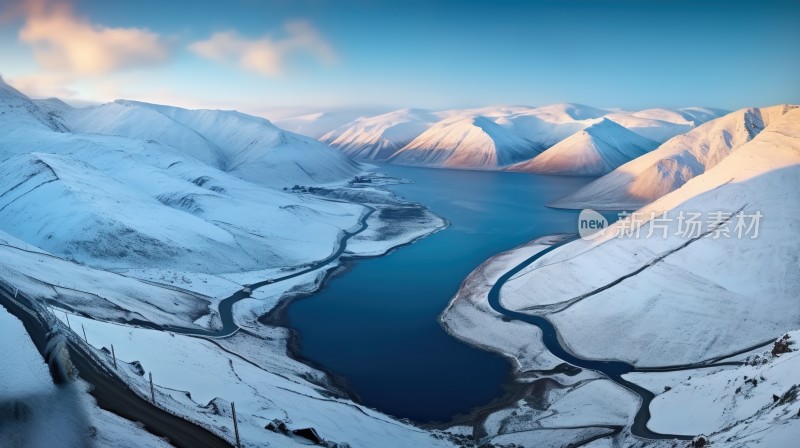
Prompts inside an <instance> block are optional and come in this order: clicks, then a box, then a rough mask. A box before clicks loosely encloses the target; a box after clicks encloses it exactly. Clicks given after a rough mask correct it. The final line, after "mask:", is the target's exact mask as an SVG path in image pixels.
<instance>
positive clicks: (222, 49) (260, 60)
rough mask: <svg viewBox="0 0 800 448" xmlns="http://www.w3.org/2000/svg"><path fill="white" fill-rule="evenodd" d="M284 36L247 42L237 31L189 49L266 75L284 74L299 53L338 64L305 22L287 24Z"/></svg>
mask: <svg viewBox="0 0 800 448" xmlns="http://www.w3.org/2000/svg"><path fill="white" fill-rule="evenodd" d="M284 32H285V35H284V36H283V37H281V38H273V37H269V36H265V37H262V38H260V39H254V40H248V39H246V38H244V37H242V36H240V35H239V34H238V33H237V32H236V31H224V32H218V33H214V34H213V35H211V37H210V38H208V39H206V40H202V41H198V42H195V43H193V44H191V45H190V46H189V49H190V50H191V51H193V52H194V53H196V54H198V55H200V56H202V57H204V58H207V59H211V60H213V61H217V62H226V63H231V62H232V63H235V64H238V65H239V66H240V67H242V68H244V69H246V70H250V71H253V72H256V73H259V74H262V75H265V76H278V75H281V74H283V73H284V72H285V71H286V69H287V67H288V65H289V64H290V62H291V59H292V57H294V56H295V55H298V54H309V55H311V56H313V57H315V58H316V59H317V60H318V61H319V62H321V63H323V64H331V63H333V62H335V61H336V55H335V54H334V52H333V49H332V48H331V46H330V45H329V44H328V42H327V41H325V39H323V38H322V36H320V34H319V33H318V32H317V31H316V30H315V29H314V27H313V26H311V24H310V23H308V22H305V21H293V22H287V23H286V24H285V25H284Z"/></svg>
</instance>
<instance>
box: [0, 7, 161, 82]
mask: <svg viewBox="0 0 800 448" xmlns="http://www.w3.org/2000/svg"><path fill="white" fill-rule="evenodd" d="M3 15H4V19H8V18H9V17H10V16H12V15H13V16H17V17H20V16H21V17H23V18H24V24H23V25H22V28H21V29H20V30H19V40H20V42H23V43H25V44H28V45H30V46H31V49H32V51H33V55H34V57H35V58H36V61H37V62H38V63H39V64H40V65H41V66H42V68H44V69H46V70H50V71H54V72H59V73H69V74H74V75H101V74H106V73H110V72H113V71H117V70H122V69H126V68H132V67H140V66H150V65H153V64H157V63H160V62H163V61H165V60H166V59H167V58H168V57H169V53H170V51H169V47H168V46H167V45H166V43H165V42H164V39H162V37H161V36H159V35H158V34H157V33H154V32H152V31H149V30H147V29H145V28H113V27H107V26H104V25H100V24H96V23H92V22H91V21H89V19H87V18H84V17H79V16H77V15H76V14H75V11H74V10H73V9H72V7H71V5H70V4H68V3H63V2H54V1H50V0H26V1H23V2H21V3H18V4H16V5H13V6H12V7H10V8H8V9H7V10H6V11H4V13H3Z"/></svg>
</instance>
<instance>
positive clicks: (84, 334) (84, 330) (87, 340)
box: [81, 324, 89, 344]
mask: <svg viewBox="0 0 800 448" xmlns="http://www.w3.org/2000/svg"><path fill="white" fill-rule="evenodd" d="M81 330H83V342H85V343H87V344H88V343H89V339H87V338H86V327H84V326H83V324H81Z"/></svg>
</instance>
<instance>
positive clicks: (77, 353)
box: [0, 204, 376, 448]
mask: <svg viewBox="0 0 800 448" xmlns="http://www.w3.org/2000/svg"><path fill="white" fill-rule="evenodd" d="M362 205H363V206H364V207H366V208H367V211H366V213H364V214H363V215H361V217H360V218H359V221H358V222H359V227H358V229H356V230H353V231H345V232H344V233H343V235H342V237H341V239H340V240H339V247H338V248H337V249H336V250H335V251H334V252H333V253H332V254H330V255H329V256H327V257H326V258H324V259H322V260H318V261H315V262H313V263H310V264H308V265H307V266H306V267H305V268H304V269H301V270H298V271H295V272H292V273H291V274H287V275H284V276H282V277H278V278H272V279H267V280H264V281H261V282H258V283H255V284H252V285H250V286H249V288H250V290H251V291H253V290H255V289H257V288H260V287H262V286H265V285H269V284H273V283H278V282H282V281H285V280H289V279H292V278H295V277H299V276H301V275H304V274H307V273H309V272H312V271H315V270H317V269H320V268H322V267H323V266H325V265H327V264H329V263H331V262H333V261H335V260H336V259H338V258H339V257H340V256H341V255H342V254H344V252H345V251H346V250H347V242H348V240H350V238H352V237H353V236H355V235H358V234H359V233H361V232H363V231H364V230H366V229H367V227H368V226H367V219H369V217H370V216H371V215H372V214H373V213H375V211H376V209H375V208H373V207H370V206H367V205H364V204H362ZM248 297H250V294H249V293H246V292H244V290H239V291H237V292H235V293H234V294H232V295H231V296H229V297H226V298H225V299H223V300H222V301H221V302H220V304H219V315H220V320H221V322H222V328H221V329H219V330H202V329H193V328H181V327H172V326H160V325H155V324H153V323H151V322H147V321H139V320H137V321H135V322H130V323H131V324H135V325H137V326H141V327H144V328H152V329H158V330H166V331H172V332H175V333H180V334H185V335H190V336H201V337H210V338H224V337H227V336H230V335H232V334H234V333H236V331H237V330H238V329H239V327H238V325H236V322H235V321H234V319H233V305H234V304H235V303H236V302H238V301H239V300H242V299H245V298H248ZM0 305H2V306H4V307H5V308H6V309H8V310H9V312H11V314H13V315H14V316H16V317H17V318H18V319H20V320H21V321H22V323H23V325H24V326H25V329H26V330H27V332H28V334H29V335H30V337H31V340H32V341H33V342H34V345H35V346H36V348H37V350H38V351H39V352H40V354H41V355H42V357H43V358H45V359H47V355H46V350H47V344H48V342H49V341H50V339H51V338H52V337H53V335H54V332H53V328H51V326H50V325H49V324H48V322H47V319H46V318H45V317H44V315H45V314H46V311H41V312H37V307H36V305H35V304H34V303H32V301H31V300H30V299H28V298H26V297H25V296H24V295H23V294H19V295H17V297H16V298H14V294H13V293H12V292H11V291H10V290H8V288H6V287H3V286H2V285H0ZM65 340H66V341H67V349H68V350H69V354H70V361H71V362H72V363H73V365H74V366H75V367H76V368H77V370H78V373H79V375H80V377H81V378H82V379H83V380H85V381H86V382H87V383H89V384H91V385H92V391H91V394H92V395H93V396H94V397H95V399H96V400H97V403H98V405H99V406H100V407H101V408H103V409H105V410H107V411H111V412H113V413H115V414H117V415H119V416H121V417H124V418H126V419H128V420H132V421H138V422H141V423H142V424H143V426H144V427H145V428H146V429H147V430H148V431H149V432H151V433H153V434H155V435H158V436H160V437H164V438H166V439H168V440H169V441H170V442H171V443H173V444H175V445H176V446H179V447H191V448H195V447H212V448H216V447H230V446H231V445H230V443H228V442H227V441H225V440H223V439H221V438H220V437H218V436H217V435H215V434H213V433H211V432H210V431H208V430H207V429H205V428H202V427H200V426H198V425H196V424H194V423H191V422H189V421H187V420H184V419H182V418H180V417H177V416H175V415H172V414H170V413H168V412H167V411H165V410H163V409H160V408H158V407H156V406H155V405H153V404H152V403H150V402H149V401H147V400H145V399H143V398H141V397H139V396H138V395H137V394H136V393H135V392H134V391H133V390H131V389H130V387H128V385H127V384H125V382H123V381H122V380H121V379H120V378H119V377H118V376H117V375H115V374H114V373H113V372H110V371H108V370H107V369H106V368H105V367H104V366H103V365H102V364H101V363H99V362H97V361H95V360H94V359H93V357H92V355H91V354H90V353H89V352H88V351H87V349H86V347H83V346H81V344H79V343H75V341H73V340H72V338H65Z"/></svg>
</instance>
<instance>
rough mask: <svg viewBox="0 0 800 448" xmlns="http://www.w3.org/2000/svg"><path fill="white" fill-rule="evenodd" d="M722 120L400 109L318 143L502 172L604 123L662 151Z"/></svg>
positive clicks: (650, 113)
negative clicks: (675, 138)
mask: <svg viewBox="0 0 800 448" xmlns="http://www.w3.org/2000/svg"><path fill="white" fill-rule="evenodd" d="M720 114H721V112H720V111H716V110H711V109H703V108H685V109H648V110H644V111H638V112H632V111H619V110H606V109H598V108H594V107H590V106H585V105H581V104H569V103H564V104H552V105H548V106H542V107H528V106H492V107H483V108H476V109H453V110H441V111H430V110H422V109H401V110H398V111H394V112H390V113H386V114H381V115H374V116H365V117H360V118H358V119H356V120H354V121H352V122H350V123H347V124H345V125H342V126H340V127H339V128H337V129H335V130H332V131H331V132H329V133H327V134H326V135H324V136H323V137H322V138H321V140H322V141H323V142H326V143H329V144H331V145H332V146H334V147H336V148H339V149H340V150H342V151H343V152H345V153H346V154H348V155H351V156H353V157H356V158H360V159H371V160H387V159H388V160H391V161H393V162H396V163H399V164H407V165H423V166H433V167H444V168H466V169H499V168H503V167H506V166H508V165H510V164H513V163H517V162H522V161H525V160H529V159H531V158H533V157H534V156H536V155H537V154H539V153H540V152H542V151H544V150H545V149H547V148H550V147H551V146H553V145H555V144H556V143H558V142H560V141H562V140H564V139H565V138H567V137H569V136H571V135H573V134H575V133H576V132H579V131H581V130H582V129H585V128H587V127H590V126H592V125H595V124H598V123H600V122H601V121H603V119H608V120H611V121H614V122H615V123H617V124H620V125H621V126H623V127H625V128H627V129H629V130H630V131H632V132H634V133H636V134H637V135H638V136H641V137H643V138H645V139H647V140H646V141H648V140H654V141H656V142H658V143H661V142H663V141H664V140H666V139H668V138H670V137H673V136H675V135H677V134H681V133H684V132H687V131H689V130H690V129H692V128H694V127H695V126H697V125H699V124H701V123H703V122H705V121H708V120H710V119H712V118H715V117H717V116H719V115H720ZM320 119H322V118H320ZM645 146H648V147H649V146H650V144H649V143H648V144H647V145H645Z"/></svg>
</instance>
